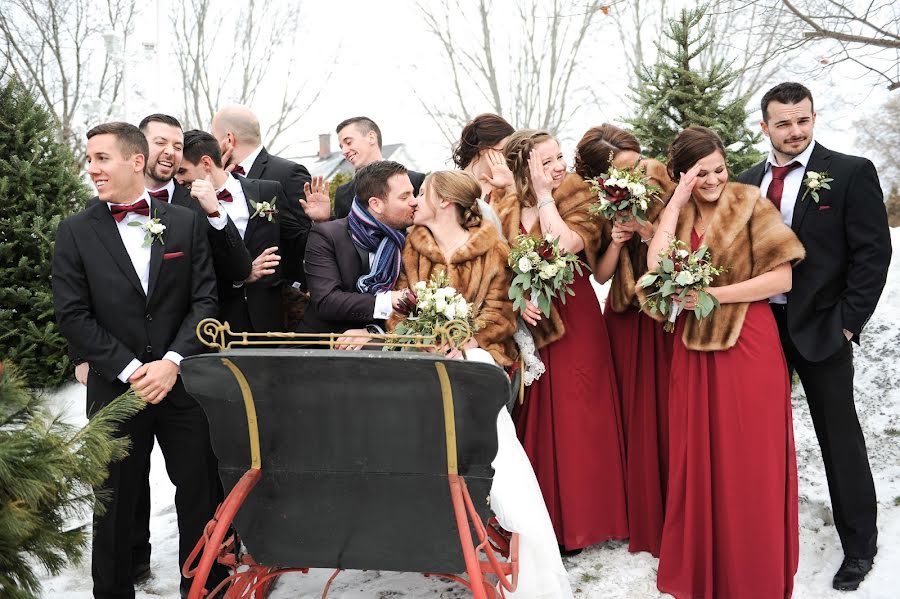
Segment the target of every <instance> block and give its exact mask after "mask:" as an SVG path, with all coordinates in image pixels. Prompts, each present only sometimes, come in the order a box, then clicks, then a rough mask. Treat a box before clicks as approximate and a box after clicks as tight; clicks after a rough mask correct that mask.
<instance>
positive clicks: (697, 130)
mask: <svg viewBox="0 0 900 599" xmlns="http://www.w3.org/2000/svg"><path fill="white" fill-rule="evenodd" d="M716 151H718V152H719V153H721V154H722V157H723V158H724V157H725V144H723V143H722V138H721V137H719V134H718V133H716V132H715V131H713V130H712V129H708V128H707V127H701V126H699V125H691V126H690V127H688V128H687V129H685V130H684V131H682V132H681V133H679V134H678V137H676V138H675V140H674V141H673V142H672V143H670V144H669V150H668V152H667V153H666V154H667V162H668V171H669V177H671V179H672V180H673V181H675V182H677V181H678V180H679V179H680V178H681V173H686V172H688V170H690V168H691V167H692V166H694V165H695V164H697V161H698V160H700V159H702V158H706V157H707V156H709V155H710V154H712V153H713V152H716Z"/></svg>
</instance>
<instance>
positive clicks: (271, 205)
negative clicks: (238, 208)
mask: <svg viewBox="0 0 900 599" xmlns="http://www.w3.org/2000/svg"><path fill="white" fill-rule="evenodd" d="M250 207H251V208H253V214H251V215H250V218H256V217H257V216H261V217H263V218H265V219H266V220H267V221H269V222H272V217H273V216H275V215H276V214H278V210H276V209H275V198H272V201H271V202H254V201H253V200H250Z"/></svg>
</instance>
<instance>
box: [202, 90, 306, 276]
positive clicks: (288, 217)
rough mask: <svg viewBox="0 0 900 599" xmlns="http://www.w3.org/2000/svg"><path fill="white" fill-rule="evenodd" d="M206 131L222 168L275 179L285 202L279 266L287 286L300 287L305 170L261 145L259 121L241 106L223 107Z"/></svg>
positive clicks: (304, 224) (304, 221)
mask: <svg viewBox="0 0 900 599" xmlns="http://www.w3.org/2000/svg"><path fill="white" fill-rule="evenodd" d="M210 133H212V134H213V137H215V138H216V140H218V142H219V149H220V150H221V153H222V156H223V157H224V163H223V164H222V166H223V167H225V170H228V171H230V172H232V173H234V174H236V175H241V176H244V177H247V178H248V179H262V180H265V181H278V182H279V183H280V184H281V187H282V189H283V190H284V195H285V197H286V198H287V202H285V203H284V205H283V206H279V210H281V213H280V214H279V215H278V217H279V219H280V220H281V255H282V257H283V258H284V260H283V263H282V265H281V269H282V272H283V275H284V279H285V281H286V282H287V285H288V287H290V286H291V285H292V284H293V283H295V282H296V283H298V286H300V287H303V286H304V285H303V253H304V252H305V251H306V239H307V237H309V229H310V227H311V226H312V223H311V222H310V220H309V218H308V217H307V216H306V213H305V212H304V211H303V207H302V206H301V205H300V200H301V199H304V197H305V196H304V195H303V185H304V183H308V182H309V181H310V176H309V171H308V170H306V167H305V166H303V165H302V164H297V163H296V162H292V161H290V160H287V159H285V158H281V157H280V156H275V155H274V154H270V153H269V152H268V150H266V148H265V146H263V144H262V135H261V133H260V128H259V120H258V119H257V118H256V115H255V114H253V112H252V111H251V110H250V109H248V108H246V107H244V106H228V107H225V108H223V109H221V110H219V112H217V113H216V115H215V116H214V117H213V120H212V124H211V126H210Z"/></svg>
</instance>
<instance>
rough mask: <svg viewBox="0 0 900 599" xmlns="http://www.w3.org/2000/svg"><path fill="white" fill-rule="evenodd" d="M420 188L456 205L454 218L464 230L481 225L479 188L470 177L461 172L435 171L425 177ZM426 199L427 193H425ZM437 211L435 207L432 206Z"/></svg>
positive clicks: (476, 182)
mask: <svg viewBox="0 0 900 599" xmlns="http://www.w3.org/2000/svg"><path fill="white" fill-rule="evenodd" d="M422 187H423V188H425V189H426V190H431V191H433V192H434V195H435V196H437V198H438V199H440V200H444V201H445V202H450V203H452V204H456V218H457V220H458V221H459V224H460V225H462V227H463V228H464V229H470V228H472V227H477V226H478V225H480V224H481V208H480V207H479V206H478V198H479V197H481V186H480V185H479V184H478V181H476V180H475V178H474V177H472V175H470V174H469V173H465V172H463V171H435V172H433V173H431V174H430V175H428V176H427V177H425V182H424V183H422ZM425 197H426V198H427V197H428V196H427V193H426V196H425ZM432 208H434V209H437V206H434V205H433V206H432Z"/></svg>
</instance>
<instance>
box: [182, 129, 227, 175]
mask: <svg viewBox="0 0 900 599" xmlns="http://www.w3.org/2000/svg"><path fill="white" fill-rule="evenodd" d="M204 156H209V158H210V160H212V161H213V163H214V164H215V165H216V166H220V165H221V164H222V151H221V150H220V149H219V142H218V141H216V138H215V137H213V136H212V135H211V134H209V133H207V132H206V131H200V130H199V129H193V130H191V131H185V132H184V160H187V161H188V162H190V163H191V164H194V165H197V164H200V159H201V158H203V157H204Z"/></svg>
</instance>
